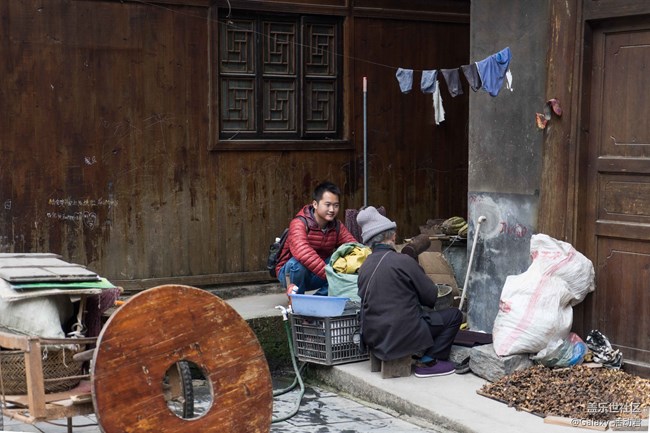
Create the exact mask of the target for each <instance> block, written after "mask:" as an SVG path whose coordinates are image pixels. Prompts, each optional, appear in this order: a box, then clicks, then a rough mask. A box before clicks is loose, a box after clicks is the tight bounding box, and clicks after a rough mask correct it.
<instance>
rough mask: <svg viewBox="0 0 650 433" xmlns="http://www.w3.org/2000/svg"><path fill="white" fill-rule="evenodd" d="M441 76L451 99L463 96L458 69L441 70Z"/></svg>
mask: <svg viewBox="0 0 650 433" xmlns="http://www.w3.org/2000/svg"><path fill="white" fill-rule="evenodd" d="M440 72H442V76H443V77H445V82H446V83H447V89H448V90H449V94H450V95H451V97H452V98H455V97H456V96H458V95H462V94H463V86H462V85H461V84H460V74H459V71H458V69H441V70H440Z"/></svg>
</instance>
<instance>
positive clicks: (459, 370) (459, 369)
mask: <svg viewBox="0 0 650 433" xmlns="http://www.w3.org/2000/svg"><path fill="white" fill-rule="evenodd" d="M470 371H472V370H471V369H470V368H469V356H468V357H467V358H465V359H463V360H462V361H461V362H460V363H458V364H456V374H465V373H469V372H470Z"/></svg>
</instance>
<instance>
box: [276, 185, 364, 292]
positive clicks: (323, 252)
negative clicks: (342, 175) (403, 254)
mask: <svg viewBox="0 0 650 433" xmlns="http://www.w3.org/2000/svg"><path fill="white" fill-rule="evenodd" d="M340 197H341V191H340V190H339V188H338V187H337V186H336V185H334V184H333V183H331V182H323V183H321V184H320V185H318V186H317V187H316V189H315V190H314V194H313V197H312V198H313V201H312V203H311V204H308V205H305V206H304V207H303V208H302V209H301V210H299V211H298V213H296V216H295V217H294V218H293V219H292V220H291V223H290V224H289V235H288V236H287V240H286V242H285V244H284V247H283V248H282V251H281V252H280V259H279V260H278V264H277V266H276V267H275V272H276V275H277V276H278V280H279V281H280V284H282V286H283V287H284V288H285V289H286V288H287V281H286V277H285V276H286V275H287V273H288V274H289V280H290V283H293V284H295V285H296V286H298V293H301V294H302V293H305V291H310V290H316V293H314V294H315V295H323V296H325V295H327V289H328V285H327V277H326V275H325V265H326V264H327V263H329V259H330V256H331V255H332V253H333V252H334V251H336V249H337V248H338V247H339V246H341V245H343V244H345V243H348V242H357V240H356V239H355V238H354V236H352V233H350V232H349V231H348V229H347V228H346V227H345V225H344V224H342V223H341V222H340V221H339V220H337V219H336V215H337V214H338V212H339V208H340V206H341V204H340V201H339V200H340Z"/></svg>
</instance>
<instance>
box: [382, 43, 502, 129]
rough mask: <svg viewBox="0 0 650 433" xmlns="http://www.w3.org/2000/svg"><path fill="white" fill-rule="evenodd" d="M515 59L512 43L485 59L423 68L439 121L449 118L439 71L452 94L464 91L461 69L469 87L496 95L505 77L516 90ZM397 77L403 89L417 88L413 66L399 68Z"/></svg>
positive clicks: (423, 81)
mask: <svg viewBox="0 0 650 433" xmlns="http://www.w3.org/2000/svg"><path fill="white" fill-rule="evenodd" d="M511 59H512V54H511V53H510V47H506V48H504V49H502V50H501V51H499V52H497V53H494V54H492V55H490V56H488V57H486V58H485V59H483V60H480V61H478V62H473V63H470V64H468V65H462V66H460V67H458V68H452V69H440V70H438V69H430V70H423V71H422V77H421V79H420V90H421V91H422V93H431V94H432V98H433V110H434V117H435V121H436V125H439V124H440V123H441V122H443V121H444V120H445V110H444V108H443V105H442V95H441V94H440V87H439V82H438V76H439V74H438V73H440V74H441V75H442V77H443V78H444V80H445V83H446V84H447V89H448V90H449V94H450V95H451V97H452V98H455V97H456V96H458V95H462V94H463V86H462V84H461V80H460V71H461V70H462V71H463V75H464V76H465V79H466V80H467V82H468V84H469V87H470V88H471V89H472V90H473V91H474V92H477V91H478V90H481V89H482V90H485V91H486V92H488V94H489V95H490V96H493V97H494V96H497V95H498V94H499V91H500V90H501V88H502V87H503V81H504V80H506V86H507V88H508V89H510V91H512V90H513V88H512V72H511V71H510V60H511ZM395 77H396V78H397V82H398V83H399V87H400V90H401V91H402V93H405V94H406V93H409V92H410V91H411V89H412V88H413V69H406V68H398V69H397V72H396V73H395Z"/></svg>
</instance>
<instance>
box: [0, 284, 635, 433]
mask: <svg viewBox="0 0 650 433" xmlns="http://www.w3.org/2000/svg"><path fill="white" fill-rule="evenodd" d="M286 301H287V299H286V296H285V295H284V294H277V293H270V294H264V295H256V296H246V297H243V298H235V299H231V300H229V301H228V302H229V304H230V305H231V306H232V307H233V308H234V309H235V310H236V311H237V312H239V314H240V315H241V316H242V317H243V318H244V319H251V318H256V317H267V316H275V315H277V316H281V312H280V310H278V309H276V308H275V307H276V306H277V305H281V306H286ZM310 365H311V366H312V367H313V368H312V370H313V371H315V377H316V378H317V379H318V380H319V381H320V382H319V384H318V385H317V386H314V387H311V388H310V389H308V391H307V393H306V394H305V397H304V398H303V401H302V404H301V406H300V410H299V412H298V414H297V415H296V416H295V417H293V418H291V419H290V420H288V421H286V422H281V423H277V424H273V425H272V427H271V432H272V433H304V432H308V431H318V432H328V433H344V432H345V433H350V432H370V431H373V432H379V433H381V432H386V433H388V432H391V433H415V432H423V431H424V432H434V433H450V432H462V433H465V432H467V433H469V432H477V433H483V432H485V433H492V432H499V433H510V432H512V433H515V432H516V433H520V432H527V433H569V432H570V433H582V432H587V431H593V429H588V428H580V427H573V428H569V427H567V426H559V425H551V424H546V423H544V419H543V418H540V417H538V416H536V415H532V414H530V413H527V412H519V411H517V410H515V409H514V408H511V407H508V406H507V405H506V404H503V403H500V402H497V401H495V400H492V399H489V398H486V397H483V396H480V395H479V394H477V390H479V389H480V388H481V386H483V384H485V383H486V381H485V380H483V379H481V378H479V377H478V376H475V375H473V374H472V373H468V374H465V375H457V374H453V375H448V376H443V377H435V378H426V379H420V378H417V377H415V376H413V375H411V376H410V377H402V378H394V379H382V378H381V376H380V374H379V373H371V372H370V366H369V361H361V362H354V363H349V364H342V365H337V366H332V367H327V366H315V365H312V364H310ZM296 397H297V391H293V392H291V393H289V394H285V395H284V396H281V397H279V398H276V400H275V401H276V405H275V412H274V416H275V417H279V416H281V415H282V414H285V413H288V412H289V411H291V409H292V408H293V407H294V404H295V399H296ZM92 422H93V417H77V418H75V419H74V423H75V424H76V425H83V424H88V423H92ZM59 423H63V426H62V427H58V426H53V425H50V424H43V423H41V424H38V425H37V426H26V425H24V424H20V423H17V422H15V421H13V420H7V419H6V418H5V419H4V429H5V430H6V431H13V432H16V431H24V432H39V431H40V432H47V433H61V432H65V431H66V428H65V422H64V421H59ZM575 423H579V421H575ZM0 425H1V424H0ZM643 425H644V429H647V428H648V427H647V420H646V421H645V423H644V424H643ZM1 431H2V429H1V428H0V432H1ZM99 431H100V430H99V428H98V427H97V426H96V425H95V426H88V427H76V428H75V429H74V432H77V433H96V432H99Z"/></svg>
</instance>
